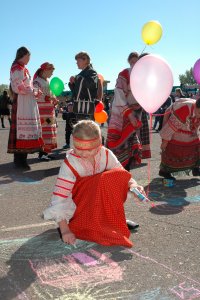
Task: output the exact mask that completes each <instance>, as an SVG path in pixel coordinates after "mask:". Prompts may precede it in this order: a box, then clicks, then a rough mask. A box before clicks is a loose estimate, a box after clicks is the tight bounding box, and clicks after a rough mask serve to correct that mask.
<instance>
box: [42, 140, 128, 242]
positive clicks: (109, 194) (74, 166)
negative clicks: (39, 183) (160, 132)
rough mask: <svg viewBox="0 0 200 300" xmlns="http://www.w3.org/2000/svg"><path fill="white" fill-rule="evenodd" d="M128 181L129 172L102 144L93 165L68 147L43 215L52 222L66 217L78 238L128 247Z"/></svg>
mask: <svg viewBox="0 0 200 300" xmlns="http://www.w3.org/2000/svg"><path fill="white" fill-rule="evenodd" d="M130 180H131V174H130V173H129V172H127V171H126V170H124V169H123V168H122V166H121V164H120V163H119V161H118V160H117V158H116V157H115V155H114V154H113V153H112V152H111V151H110V150H108V149H106V148H105V147H103V146H102V147H101V148H100V151H99V152H98V153H97V154H96V156H95V166H93V165H92V164H91V163H90V162H89V161H87V160H84V159H83V158H81V157H79V156H77V155H75V153H74V150H72V149H71V150H69V151H68V152H67V155H66V159H65V160H64V162H63V163H62V166H61V168H60V172H59V175H58V178H57V182H56V185H55V188H54V192H53V196H52V200H51V206H50V207H49V208H47V209H46V210H45V211H44V218H45V219H54V220H55V221H56V222H60V221H62V220H64V219H66V220H67V221H69V224H68V225H69V228H70V230H71V231H72V232H73V233H74V234H75V236H76V237H77V238H79V239H82V240H87V241H93V242H96V243H99V244H102V245H109V246H111V245H122V246H127V247H131V246H132V245H133V244H132V242H131V241H130V240H129V236H130V232H129V230H128V227H127V225H126V218H125V213H124V202H125V200H126V198H127V192H128V183H129V181H130Z"/></svg>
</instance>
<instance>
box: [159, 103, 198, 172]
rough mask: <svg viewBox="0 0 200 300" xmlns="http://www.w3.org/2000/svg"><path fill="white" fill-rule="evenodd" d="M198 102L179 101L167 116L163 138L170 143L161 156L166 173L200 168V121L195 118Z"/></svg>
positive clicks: (162, 166)
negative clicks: (195, 108)
mask: <svg viewBox="0 0 200 300" xmlns="http://www.w3.org/2000/svg"><path fill="white" fill-rule="evenodd" d="M195 102H196V100H193V99H187V98H186V99H181V98H180V99H179V100H177V101H176V102H175V103H174V104H173V105H172V108H169V109H168V111H170V109H171V113H170V114H166V117H165V118H164V121H163V127H162V130H161V131H160V135H161V138H162V139H163V140H166V141H168V144H167V147H166V149H165V151H163V152H162V155H161V166H160V168H161V169H162V170H164V171H166V172H170V173H173V172H174V173H175V172H178V171H184V170H190V169H193V168H195V167H198V166H200V131H199V129H200V119H197V118H196V117H195V113H194V107H195Z"/></svg>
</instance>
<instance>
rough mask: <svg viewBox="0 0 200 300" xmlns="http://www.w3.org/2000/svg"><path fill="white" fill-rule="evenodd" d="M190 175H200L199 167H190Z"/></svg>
mask: <svg viewBox="0 0 200 300" xmlns="http://www.w3.org/2000/svg"><path fill="white" fill-rule="evenodd" d="M192 175H193V176H200V169H199V167H196V168H193V169H192Z"/></svg>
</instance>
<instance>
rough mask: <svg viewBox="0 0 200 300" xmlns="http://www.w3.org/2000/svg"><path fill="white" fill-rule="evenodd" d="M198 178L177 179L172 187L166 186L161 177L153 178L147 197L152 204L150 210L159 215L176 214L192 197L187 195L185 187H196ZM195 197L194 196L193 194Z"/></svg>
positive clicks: (188, 203)
mask: <svg viewBox="0 0 200 300" xmlns="http://www.w3.org/2000/svg"><path fill="white" fill-rule="evenodd" d="M199 183H200V180H199V179H198V178H192V179H191V178H188V179H178V178H177V180H176V182H175V185H174V186H173V187H166V186H164V185H163V183H162V178H155V179H153V180H152V182H151V184H150V192H149V198H150V200H152V201H153V202H152V203H153V205H152V207H151V208H150V212H151V213H153V214H159V215H171V214H178V213H181V212H182V211H183V210H184V207H185V206H187V205H190V203H191V202H193V201H192V197H187V191H186V190H187V189H189V188H193V187H198V186H199ZM194 197H195V196H194Z"/></svg>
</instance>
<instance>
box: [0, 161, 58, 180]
mask: <svg viewBox="0 0 200 300" xmlns="http://www.w3.org/2000/svg"><path fill="white" fill-rule="evenodd" d="M47 164H48V163H47ZM2 166H4V168H2V169H1V171H0V176H1V177H2V180H1V181H0V185H3V184H9V183H12V182H23V183H33V184H34V183H37V182H39V181H41V180H43V179H44V178H46V177H50V176H54V175H58V172H59V169H60V166H59V167H53V168H51V166H50V164H49V165H47V168H46V169H42V170H35V171H31V170H29V171H23V170H18V169H15V168H14V167H13V164H12V163H8V164H4V165H1V167H2ZM5 166H6V168H5Z"/></svg>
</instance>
